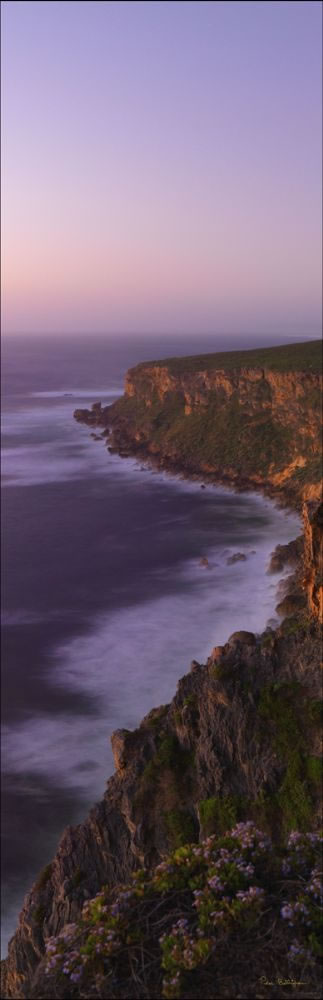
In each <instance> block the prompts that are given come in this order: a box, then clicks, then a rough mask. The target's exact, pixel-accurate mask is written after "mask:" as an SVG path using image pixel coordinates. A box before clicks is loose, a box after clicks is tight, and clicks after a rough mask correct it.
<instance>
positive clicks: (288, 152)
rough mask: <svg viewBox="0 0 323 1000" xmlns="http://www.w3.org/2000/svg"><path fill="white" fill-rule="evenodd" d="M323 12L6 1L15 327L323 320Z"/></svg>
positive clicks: (221, 325) (311, 332)
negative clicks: (322, 187)
mask: <svg viewBox="0 0 323 1000" xmlns="http://www.w3.org/2000/svg"><path fill="white" fill-rule="evenodd" d="M321 17H322V10H321V4H320V3H317V2H311V0H306V2H304V3H303V2H295V3H294V2H275V0H273V2H257V0H252V2H250V3H249V2H228V0H225V2H224V3H222V2H220V3H217V2H203V0H202V2H194V0H193V2H185V0H180V2H174V0H171V2H167V0H166V2H165V0H164V2H150V0H144V2H136V0H130V2H129V3H128V2H122V0H119V2H116V3H115V2H93V0H91V2H77V0H75V2H66V0H64V2H42V0H37V2H28V0H23V2H15V0H10V2H4V3H3V4H2V207H3V210H2V261H3V267H2V310H3V320H2V323H3V330H4V332H5V333H11V334H13V333H20V334H21V333H40V334H46V333H52V332H55V331H56V332H58V333H64V332H67V333H68V332H70V333H75V334H77V333H82V332H87V331H92V332H97V333H103V332H107V333H152V334H154V333H158V334H159V333H160V332H164V333H165V334H167V333H171V334H173V333H174V332H176V333H181V332H183V333H185V334H187V333H196V332H201V333H209V332H210V333H213V332H217V331H222V332H223V331H224V332H225V331H228V332H232V333H235V334H239V333H240V332H242V331H243V332H245V331H246V330H250V331H251V332H259V335H263V336H266V335H268V333H277V332H278V333H280V332H281V333H282V334H283V335H284V336H291V337H293V336H294V335H297V336H299V335H303V334H304V336H309V337H315V336H318V335H319V332H320V322H321V160H322V152H321V150H322V146H321V143H322V137H321V61H322V57H321Z"/></svg>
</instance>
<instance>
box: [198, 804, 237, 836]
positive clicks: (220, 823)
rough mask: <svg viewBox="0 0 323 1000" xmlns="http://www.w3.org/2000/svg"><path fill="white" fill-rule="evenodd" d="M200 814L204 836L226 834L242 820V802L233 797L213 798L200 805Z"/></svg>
mask: <svg viewBox="0 0 323 1000" xmlns="http://www.w3.org/2000/svg"><path fill="white" fill-rule="evenodd" d="M199 813H200V820H201V824H202V828H203V835H204V836H206V835H207V836H209V835H210V834H211V833H226V831H227V830H228V829H230V827H231V826H234V824H235V823H236V821H237V819H238V818H239V819H240V813H241V801H240V799H239V798H238V797H236V798H234V797H233V796H232V795H224V796H223V798H220V797H219V796H211V797H210V798H208V799H203V800H202V801H201V802H200V803H199Z"/></svg>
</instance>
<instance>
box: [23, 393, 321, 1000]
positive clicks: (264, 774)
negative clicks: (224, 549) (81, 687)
mask: <svg viewBox="0 0 323 1000" xmlns="http://www.w3.org/2000/svg"><path fill="white" fill-rule="evenodd" d="M95 405H97V404H95ZM108 409H110V408H108ZM85 412H87V413H89V414H90V415H91V419H90V424H91V426H92V427H93V412H92V411H85ZM77 419H79V418H77ZM101 420H102V418H101V417H100V420H99V421H98V424H99V426H102V422H101ZM84 422H85V423H87V420H85V421H84ZM104 426H106V424H104ZM108 447H109V448H110V449H111V451H112V452H116V453H118V454H119V455H120V456H121V458H122V457H123V458H126V457H130V456H131V457H134V458H136V460H137V461H138V460H139V461H145V462H148V463H149V465H150V466H151V467H153V468H158V469H159V470H161V471H163V472H165V473H166V474H170V475H172V476H173V475H175V476H176V477H177V478H178V477H181V478H182V479H187V480H193V481H195V482H197V483H198V484H199V486H200V487H201V488H202V487H203V486H205V485H206V484H207V483H210V484H211V483H212V485H215V486H220V487H221V486H222V487H224V489H229V490H230V492H231V491H233V492H236V493H247V492H249V493H250V492H253V493H255V494H258V495H259V496H265V497H266V498H267V499H268V500H269V501H270V502H271V503H274V505H275V506H277V508H283V509H285V510H286V512H287V513H288V512H290V513H291V512H295V511H296V512H297V514H299V510H300V501H299V499H298V500H297V499H296V498H294V500H291V496H290V494H289V493H288V492H286V493H285V490H284V489H282V488H281V487H280V488H279V490H276V489H275V488H273V486H272V484H270V483H269V484H266V483H261V484H260V483H258V482H255V480H251V479H250V478H249V479H247V480H241V479H239V481H238V480H237V477H232V478H231V477H230V476H229V475H227V474H226V475H224V474H223V475H222V476H221V477H219V476H218V475H216V474H215V473H214V471H213V472H212V473H210V472H209V471H208V470H204V469H203V470H201V469H200V468H196V469H192V468H191V469H190V470H188V469H187V467H186V465H185V464H184V465H183V466H181V464H180V463H179V462H178V461H177V462H176V463H175V462H172V461H171V460H169V459H167V460H166V459H165V456H159V455H156V453H153V454H152V453H151V451H150V450H149V448H147V449H145V448H143V446H142V445H140V447H131V444H130V443H129V442H128V444H127V446H126V447H125V446H124V444H123V443H121V447H118V446H116V442H115V440H114V442H113V444H112V446H111V445H110V444H109V442H108ZM314 506H315V507H316V506H317V504H316V503H314ZM305 507H306V513H307V517H308V524H309V523H310V517H311V504H308V503H307V504H306V503H305ZM306 530H307V529H306ZM313 531H314V529H313ZM313 537H314V536H313ZM295 541H296V540H295ZM305 542H306V539H305ZM289 545H290V546H291V547H292V550H293V543H289ZM285 548H288V546H285ZM312 548H313V546H312ZM275 552H276V549H275V550H274V553H273V555H274V554H275ZM290 555H292V558H294V556H295V553H294V555H293V554H292V552H290V553H289V556H290ZM315 558H316V557H315ZM306 559H307V561H308V559H309V556H308V554H307V555H306V553H305V564H306ZM310 559H312V561H313V552H312V555H311V556H310ZM301 571H302V574H303V580H302V583H303V589H304V593H306V594H307V595H308V593H309V589H308V588H309V583H308V580H307V579H306V580H305V579H304V563H302V570H301ZM315 573H316V570H315ZM305 575H306V574H305ZM314 576H315V574H314ZM293 577H294V579H293V583H295V576H294V574H293ZM313 580H314V583H313V581H312V583H313V587H312V591H311V594H312V595H313V593H314V590H315V587H316V583H315V580H316V576H315V579H314V577H313ZM310 586H312V584H311V585H310ZM313 588H314V590H313ZM285 597H287V599H288V597H289V595H288V594H285ZM286 623H287V624H286ZM318 643H319V639H318V632H317V628H316V624H315V621H314V620H312V619H311V618H310V617H309V614H308V609H307V608H306V609H305V608H304V610H300V609H297V610H296V614H288V615H287V618H286V619H283V621H282V622H281V623H280V625H279V626H278V627H277V628H276V629H271V628H269V629H268V628H267V629H265V631H264V632H263V633H262V634H256V635H253V634H251V633H248V632H237V633H235V634H233V635H232V636H230V637H229V638H228V639H227V641H226V642H225V644H224V646H217V647H215V648H214V649H213V651H212V652H211V653H210V656H209V657H208V659H207V662H206V663H204V664H201V663H198V662H197V661H192V664H191V671H190V673H186V674H185V675H184V676H183V677H182V678H181V680H180V681H179V683H178V688H177V694H176V695H175V697H174V698H173V699H172V701H171V703H170V704H167V705H162V706H159V708H153V709H151V711H150V712H149V713H148V715H147V716H145V717H144V719H142V721H141V723H140V725H139V727H138V728H137V729H135V730H133V731H129V730H124V729H121V730H117V731H116V732H115V733H114V734H113V738H112V747H113V752H114V758H115V765H116V771H115V773H114V775H112V777H111V778H110V779H109V782H108V787H107V791H106V793H105V796H104V799H103V800H102V801H101V802H100V803H99V804H98V805H97V806H94V807H93V808H92V810H91V812H90V815H89V817H88V819H86V820H85V821H84V822H83V823H81V824H80V825H79V826H78V827H76V828H74V829H73V828H67V829H66V830H65V832H64V834H63V837H62V840H61V842H60V845H59V848H58V851H57V853H56V855H55V857H54V859H53V862H52V863H51V865H49V866H47V869H48V871H46V873H41V876H40V878H39V879H38V881H37V883H36V884H35V886H34V887H33V889H32V890H31V892H30V893H29V894H28V896H27V897H26V899H25V902H24V907H23V910H22V913H21V916H20V921H19V926H18V930H17V932H16V934H15V935H14V938H13V939H12V940H11V942H10V946H9V954H8V959H7V960H6V966H5V968H6V972H5V976H6V977H7V974H8V977H9V980H10V981H11V983H12V982H13V979H12V976H14V968H15V967H17V963H19V952H20V951H21V948H23V950H24V954H26V953H25V945H24V944H23V942H24V941H26V940H27V939H30V938H31V939H32V940H33V948H34V953H35V955H36V960H35V955H34V956H30V959H28V958H27V961H26V965H25V970H24V977H25V981H26V982H31V981H32V979H33V975H34V969H35V966H37V965H38V963H39V962H41V961H42V958H41V956H42V954H43V948H44V942H45V939H46V938H47V937H48V935H51V934H54V935H56V934H57V933H58V932H59V930H60V929H61V928H62V927H64V925H65V924H66V923H68V922H70V921H71V920H74V919H76V918H77V917H78V915H79V913H80V910H81V908H82V905H83V902H84V900H86V899H88V898H90V897H91V896H93V895H95V893H96V892H97V891H98V890H99V889H100V886H102V884H104V883H105V882H107V883H108V884H109V885H112V886H113V885H116V884H117V883H120V882H121V883H122V882H124V881H125V880H127V879H128V878H129V877H130V875H131V872H133V871H134V870H135V869H136V868H138V867H142V866H143V865H144V866H148V867H149V868H150V869H151V867H152V866H154V865H155V864H156V863H158V861H159V860H160V858H161V857H163V855H164V854H165V852H166V851H167V850H169V845H170V843H171V842H172V838H174V836H176V837H178V836H179V837H180V841H179V842H180V843H183V840H182V839H181V838H182V837H183V836H185V837H186V841H187V840H193V841H196V840H198V839H200V837H201V836H203V833H204V834H205V827H204V825H203V816H202V811H201V808H200V807H201V802H203V801H205V802H211V801H213V800H214V801H215V799H214V796H216V798H217V799H219V803H220V805H219V809H220V806H221V802H222V803H223V804H225V802H226V801H227V800H229V799H230V802H231V803H232V809H233V813H232V815H234V817H235V818H236V819H237V820H240V821H241V820H242V821H243V820H244V816H245V815H246V813H245V808H247V809H248V812H247V815H248V817H249V815H251V817H254V818H255V819H256V821H257V822H259V823H260V822H261V823H262V824H263V825H264V826H265V827H266V824H267V825H269V827H270V826H271V824H272V816H271V800H270V799H269V800H268V801H267V798H266V795H267V792H266V791H265V793H264V795H265V797H264V799H263V800H260V799H259V796H258V798H257V796H256V797H255V795H256V789H258V791H259V789H260V790H261V789H262V788H264V789H267V788H269V789H271V790H272V791H271V793H270V794H271V795H273V796H274V801H275V803H276V805H275V808H277V807H278V805H279V809H280V810H281V813H282V823H283V824H284V823H285V822H286V821H287V816H288V810H290V804H289V803H288V802H286V803H285V802H284V800H283V789H284V782H285V777H284V765H280V767H279V768H278V769H277V758H276V757H275V753H273V747H272V745H271V742H270V733H264V734H263V735H262V737H261V739H262V743H263V745H262V743H261V744H260V747H259V744H257V743H255V744H254V742H253V739H251V742H250V734H251V733H252V732H253V729H254V728H255V726H256V730H257V702H258V699H259V697H260V698H261V697H262V693H263V691H265V690H266V689H267V687H268V684H270V685H271V686H272V687H273V690H274V689H275V687H277V685H278V687H281V686H282V689H283V690H284V686H285V687H286V685H287V688H288V686H290V685H295V690H296V688H297V691H298V695H297V698H298V700H299V698H300V693H301V692H302V695H301V699H302V700H301V708H302V715H303V717H304V718H307V717H308V711H309V709H308V705H311V704H312V702H313V704H314V701H315V699H316V698H317V697H318V692H319V680H318V675H317V670H316V668H317V657H318V648H319V646H318ZM250 671H251V672H252V678H253V680H252V684H251V688H250V676H251V674H250ZM313 699H314V701H313ZM221 706H222V707H221ZM229 706H230V712H231V715H232V719H231V718H229V717H228V716H227V714H226V713H227V710H228V708H229ZM224 707H225V717H222V715H223V708H224ZM295 711H296V707H295ZM298 711H299V705H298V704H297V712H298ZM295 717H296V716H295ZM197 718H198V719H199V726H198V727H197ZM238 732H239V758H238V762H237V759H235V761H234V769H233V770H232V764H233V761H232V755H231V750H230V744H232V741H233V744H234V742H235V739H236V736H234V735H233V734H237V733H238ZM268 741H269V742H268ZM161 747H162V748H163V751H162V756H161V749H160V748H161ZM246 759H247V762H248V763H247V765H246ZM206 761H207V764H206V763H205V762H206ZM176 762H177V763H176ZM178 762H180V774H181V782H180V783H179V781H178V777H179V775H178V771H177V768H178ZM203 762H204V763H203ZM237 763H238V770H237ZM288 766H289V765H288V763H287V770H288ZM165 767H166V772H167V775H168V777H167V787H166V786H165V787H164V786H163V784H161V777H162V773H163V768H165ZM205 767H206V771H205ZM203 768H204V773H203ZM299 768H300V769H299V772H297V782H298V783H299V784H300V785H301V786H302V795H303V796H304V807H303V805H302V808H304V816H305V812H306V816H307V815H308V809H309V804H308V802H307V798H308V796H307V798H306V795H307V792H306V779H305V777H304V773H303V769H302V768H303V764H302V761H301V762H300V765H299ZM237 787H238V788H239V794H238V795H237V796H236V797H234V795H233V789H234V788H237ZM167 788H168V790H167ZM276 788H277V791H276V790H275V789H276ZM165 796H166V798H165ZM243 801H244V802H245V807H244V805H243ZM313 802H314V799H313ZM221 808H222V806H221ZM293 808H295V809H296V810H297V802H296V801H295V803H294V806H293ZM284 810H285V811H286V810H287V812H286V815H285V811H284ZM313 810H314V812H313V816H314V817H316V816H317V805H316V799H315V804H314V805H313ZM216 815H217V816H220V815H221V813H220V812H219V813H217V814H216ZM295 815H296V814H295ZM300 815H301V814H300ZM300 821H301V820H300ZM275 822H276V820H275ZM181 824H182V826H181ZM182 827H183V828H182ZM278 832H279V830H278ZM35 914H36V917H35ZM37 915H38V916H37ZM40 916H41V921H40ZM40 923H41V927H40ZM27 988H28V987H27ZM15 989H17V992H14V990H15ZM5 995H6V996H8V997H14V996H18V997H19V996H23V995H26V993H25V992H24V991H23V992H21V991H20V986H17V987H12V985H9V987H8V992H7V993H6V994H5Z"/></svg>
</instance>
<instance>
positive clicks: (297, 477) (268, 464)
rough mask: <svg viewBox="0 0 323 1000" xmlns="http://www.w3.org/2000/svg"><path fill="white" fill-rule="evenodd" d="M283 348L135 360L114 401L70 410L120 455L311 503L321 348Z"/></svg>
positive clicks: (317, 468)
mask: <svg viewBox="0 0 323 1000" xmlns="http://www.w3.org/2000/svg"><path fill="white" fill-rule="evenodd" d="M297 348H299V349H300V348H302V351H300V350H298V351H297ZM286 350H287V349H285V348H269V349H268V350H267V351H265V350H263V351H260V352H255V351H245V352H239V354H237V353H236V352H234V353H233V354H228V355H226V354H223V355H205V356H203V355H202V356H201V357H200V358H198V359H196V358H179V359H176V358H175V359H170V360H169V361H165V362H158V363H155V362H152V363H144V364H139V365H137V366H136V367H135V368H132V369H130V371H129V372H128V373H127V376H126V380H125V394H124V396H123V397H122V398H121V399H119V400H117V402H116V403H114V404H113V405H112V406H109V407H105V408H102V409H101V408H100V407H98V406H97V407H96V409H93V410H92V411H86V410H85V411H84V410H78V411H76V413H75V416H76V418H77V419H80V420H85V421H88V422H89V423H90V424H93V425H94V424H99V425H101V426H102V425H103V426H104V427H105V428H108V429H110V437H109V442H108V443H109V447H111V448H116V450H118V451H119V452H120V453H121V454H129V453H137V454H141V455H143V456H145V455H146V456H147V455H148V456H150V457H151V458H152V459H153V460H155V461H157V462H158V463H159V464H160V465H162V466H165V467H166V468H170V469H172V468H173V469H177V470H183V471H185V472H187V473H188V474H189V475H192V474H198V475H200V476H203V477H211V478H212V479H215V480H217V481H222V482H226V483H229V484H233V485H236V486H239V487H242V488H243V487H246V488H247V487H253V488H258V489H259V488H261V489H265V490H266V492H267V493H269V494H271V495H276V496H281V497H282V498H285V500H287V501H288V502H290V503H294V504H295V503H298V504H299V503H300V501H301V500H304V499H318V498H319V496H320V482H321V399H322V395H321V393H322V375H321V373H320V366H319V362H318V350H319V345H317V343H316V342H314V345H312V344H306V345H294V350H293V349H292V347H291V348H288V352H289V353H286ZM295 357H296V360H295ZM238 359H239V364H238ZM293 359H294V360H293ZM257 361H258V362H259V361H262V365H261V364H260V363H259V364H255V362H257ZM288 365H289V368H288V367H287V369H286V366H288ZM298 368H299V370H298Z"/></svg>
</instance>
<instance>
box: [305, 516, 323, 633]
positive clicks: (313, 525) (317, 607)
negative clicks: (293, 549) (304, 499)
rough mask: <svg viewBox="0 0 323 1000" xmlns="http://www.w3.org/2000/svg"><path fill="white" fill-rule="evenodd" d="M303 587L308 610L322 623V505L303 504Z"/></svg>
mask: <svg viewBox="0 0 323 1000" xmlns="http://www.w3.org/2000/svg"><path fill="white" fill-rule="evenodd" d="M303 518H304V569H305V575H304V587H305V590H306V593H307V600H308V605H309V610H310V612H311V614H312V615H314V616H315V617H316V618H318V619H319V620H320V621H322V617H323V548H322V539H323V504H320V506H319V507H318V508H316V507H315V504H306V503H305V504H304V507H303Z"/></svg>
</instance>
